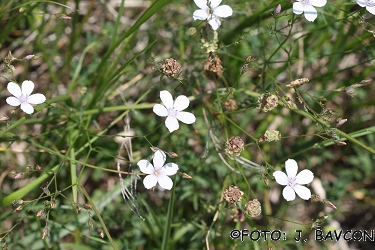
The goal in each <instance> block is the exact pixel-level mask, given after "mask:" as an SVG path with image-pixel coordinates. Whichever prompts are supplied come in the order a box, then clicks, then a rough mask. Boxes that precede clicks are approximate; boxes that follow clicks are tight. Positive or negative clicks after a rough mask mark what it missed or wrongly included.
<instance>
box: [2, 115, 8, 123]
mask: <svg viewBox="0 0 375 250" xmlns="http://www.w3.org/2000/svg"><path fill="white" fill-rule="evenodd" d="M7 121H9V116H7V115H5V116H3V117H0V122H7Z"/></svg>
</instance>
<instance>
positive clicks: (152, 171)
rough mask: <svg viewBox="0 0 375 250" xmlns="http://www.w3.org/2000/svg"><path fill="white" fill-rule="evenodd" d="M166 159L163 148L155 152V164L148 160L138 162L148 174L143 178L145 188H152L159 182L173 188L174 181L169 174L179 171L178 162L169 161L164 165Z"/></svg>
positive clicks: (163, 186) (167, 187)
mask: <svg viewBox="0 0 375 250" xmlns="http://www.w3.org/2000/svg"><path fill="white" fill-rule="evenodd" d="M165 160H166V155H165V153H164V152H163V151H161V150H157V151H156V152H155V154H154V159H153V162H154V165H152V164H151V163H150V162H149V161H147V160H140V161H139V162H138V163H137V165H138V166H139V168H140V169H141V171H142V173H145V174H148V175H147V176H146V177H145V178H144V179H143V185H144V186H145V188H147V189H150V188H152V187H155V186H156V184H157V183H159V185H160V186H161V187H162V188H165V189H168V190H171V189H172V186H173V182H172V180H171V178H169V177H168V176H170V175H174V174H176V173H177V170H178V165H177V164H176V163H167V164H165V165H164V162H165Z"/></svg>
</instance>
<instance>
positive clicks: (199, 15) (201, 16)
mask: <svg viewBox="0 0 375 250" xmlns="http://www.w3.org/2000/svg"><path fill="white" fill-rule="evenodd" d="M193 18H194V20H197V19H198V20H206V19H207V18H208V13H207V11H204V10H196V11H194V13H193Z"/></svg>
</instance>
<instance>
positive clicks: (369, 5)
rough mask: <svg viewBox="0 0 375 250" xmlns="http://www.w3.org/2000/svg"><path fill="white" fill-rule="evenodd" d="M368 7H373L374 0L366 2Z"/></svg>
mask: <svg viewBox="0 0 375 250" xmlns="http://www.w3.org/2000/svg"><path fill="white" fill-rule="evenodd" d="M365 2H366V6H368V7H371V6H372V5H373V2H372V0H365Z"/></svg>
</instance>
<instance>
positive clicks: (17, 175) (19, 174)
mask: <svg viewBox="0 0 375 250" xmlns="http://www.w3.org/2000/svg"><path fill="white" fill-rule="evenodd" d="M22 175H23V173H17V174H16V175H15V176H14V179H20V178H21V177H22Z"/></svg>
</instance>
